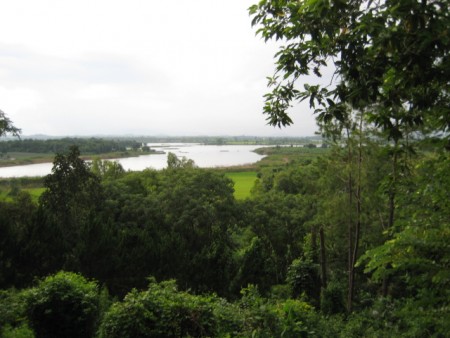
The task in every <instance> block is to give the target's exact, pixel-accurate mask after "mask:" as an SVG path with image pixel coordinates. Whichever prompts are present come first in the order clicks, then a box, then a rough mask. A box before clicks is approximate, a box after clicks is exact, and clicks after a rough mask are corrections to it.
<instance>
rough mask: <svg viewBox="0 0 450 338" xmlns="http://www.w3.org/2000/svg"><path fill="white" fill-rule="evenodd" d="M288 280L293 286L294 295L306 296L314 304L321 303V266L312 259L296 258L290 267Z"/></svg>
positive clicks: (295, 296) (296, 296)
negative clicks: (319, 301)
mask: <svg viewBox="0 0 450 338" xmlns="http://www.w3.org/2000/svg"><path fill="white" fill-rule="evenodd" d="M286 281H287V283H288V285H289V286H290V287H291V292H292V297H294V298H298V297H300V296H303V297H305V299H306V300H308V301H309V302H311V303H312V304H314V305H319V304H318V300H319V296H320V277H319V266H318V264H315V263H313V262H312V261H311V260H310V259H307V258H300V259H294V261H293V262H292V264H291V266H290V267H289V270H288V273H287V278H286Z"/></svg>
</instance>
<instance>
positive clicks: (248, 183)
mask: <svg viewBox="0 0 450 338" xmlns="http://www.w3.org/2000/svg"><path fill="white" fill-rule="evenodd" d="M225 175H226V176H227V177H228V178H230V179H232V180H233V181H234V197H235V198H236V199H245V198H247V197H249V196H250V190H251V189H252V188H253V185H254V184H255V180H256V171H240V172H227V173H225Z"/></svg>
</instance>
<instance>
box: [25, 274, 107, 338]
mask: <svg viewBox="0 0 450 338" xmlns="http://www.w3.org/2000/svg"><path fill="white" fill-rule="evenodd" d="M24 298H25V302H26V313H27V317H28V320H29V323H30V326H31V327H32V328H33V330H34V332H35V335H36V337H37V338H39V337H42V338H44V337H45V338H52V337H54V338H57V337H58V338H60V337H68V338H69V337H92V336H93V335H94V332H95V324H96V321H97V319H98V316H99V309H98V306H99V290H98V286H97V284H96V283H95V282H90V281H87V280H86V279H85V278H84V277H82V276H81V275H78V274H75V273H71V272H62V271H61V272H58V273H57V274H56V275H54V276H49V277H47V278H45V279H44V280H41V281H40V282H39V284H38V285H37V286H36V287H34V288H31V289H28V290H26V291H24Z"/></svg>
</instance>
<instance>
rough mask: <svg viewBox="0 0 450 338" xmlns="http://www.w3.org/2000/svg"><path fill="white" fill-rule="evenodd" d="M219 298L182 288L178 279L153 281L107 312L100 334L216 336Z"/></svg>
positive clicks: (115, 336)
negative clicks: (197, 294) (179, 288)
mask: <svg viewBox="0 0 450 338" xmlns="http://www.w3.org/2000/svg"><path fill="white" fill-rule="evenodd" d="M215 302H216V298H215V297H211V298H208V297H202V296H194V295H190V294H189V293H187V292H182V291H178V290H177V287H176V284H175V281H165V282H161V283H156V281H155V280H154V279H152V280H151V281H150V285H149V288H148V290H147V291H142V292H139V291H137V290H133V291H131V292H130V293H128V294H127V295H126V296H125V299H124V301H123V302H120V303H115V304H113V305H112V307H111V308H110V309H109V311H108V312H107V313H106V315H105V317H104V319H103V321H102V325H101V327H100V337H104V338H106V337H107V338H128V337H129V338H134V337H141V338H145V337H186V336H192V337H212V336H216V335H217V334H216V333H217V322H216V319H215V316H214V313H213V308H214V303H215Z"/></svg>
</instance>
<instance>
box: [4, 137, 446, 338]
mask: <svg viewBox="0 0 450 338" xmlns="http://www.w3.org/2000/svg"><path fill="white" fill-rule="evenodd" d="M392 149H393V148H392V146H389V145H381V144H378V143H375V142H371V141H370V140H366V142H365V146H364V147H363V149H361V151H362V152H363V154H364V156H363V158H364V159H366V160H364V162H363V164H364V165H362V166H361V167H359V168H358V167H356V166H355V164H356V163H350V162H349V161H348V153H347V149H346V148H342V147H340V146H336V147H334V148H333V149H332V150H331V151H329V152H328V153H327V154H324V155H322V156H320V157H316V158H315V159H314V160H311V159H306V160H302V159H300V160H297V161H291V162H289V163H288V164H284V165H283V166H276V167H267V168H262V169H261V170H260V171H259V173H258V177H259V178H258V179H257V182H256V184H255V186H254V187H253V189H252V194H251V196H250V198H248V199H244V200H236V199H235V198H234V196H233V184H232V181H231V180H230V179H229V178H227V177H226V176H225V175H224V174H223V173H221V172H219V171H214V170H205V169H199V168H195V165H194V163H192V162H191V161H187V160H185V161H182V160H180V159H177V158H172V162H171V163H172V165H171V166H169V168H167V169H165V170H162V171H154V170H145V171H143V172H134V173H131V172H129V173H127V172H124V171H123V169H121V168H120V166H119V165H117V164H114V163H110V162H104V161H103V162H102V161H96V163H94V165H88V164H87V163H86V162H84V161H83V160H81V159H80V158H79V151H78V150H77V149H76V148H72V149H71V151H70V152H67V153H65V154H59V155H58V156H57V157H56V158H55V163H54V168H53V171H52V174H50V175H49V176H47V177H46V178H45V180H44V184H45V187H46V190H45V192H44V193H43V194H42V195H41V197H40V199H39V202H38V203H34V202H33V201H32V199H31V197H30V196H29V195H28V194H27V193H26V192H19V193H18V194H17V195H15V196H13V197H12V200H11V201H9V202H7V201H5V202H1V203H0V208H1V212H0V215H1V216H0V217H1V219H0V227H1V228H0V231H1V236H0V240H1V241H2V242H1V246H0V247H1V251H0V255H1V260H0V262H1V264H2V265H1V267H0V287H1V288H3V289H4V290H5V291H3V293H2V296H1V297H0V312H1V313H0V317H1V318H2V321H3V322H2V326H3V327H4V328H5V329H4V335H5V336H8V334H13V333H14V332H16V333H17V332H22V333H23V334H30V335H31V331H30V330H33V332H34V334H35V336H36V337H41V336H45V337H50V336H52V334H53V333H49V332H47V331H45V330H49V328H48V327H45V328H41V327H40V325H47V326H49V327H50V329H51V330H64V327H65V325H55V324H51V323H52V321H56V322H58V323H63V319H58V318H56V317H51V318H49V319H43V318H42V316H41V315H39V312H36V311H44V313H47V314H48V311H47V312H46V311H45V310H43V309H51V308H52V307H53V306H57V307H59V308H62V309H65V308H67V309H69V308H70V309H75V308H77V306H78V305H77V306H75V305H74V304H75V303H77V304H78V303H80V305H79V306H81V304H83V306H91V305H89V304H90V303H89V302H92V304H93V305H92V308H89V309H90V310H86V311H82V312H81V313H82V316H83V318H85V317H84V316H86V315H87V314H90V316H92V317H89V318H90V319H87V318H86V319H80V318H78V316H81V314H77V313H72V312H70V313H69V312H67V311H69V310H63V312H64V314H61V312H60V311H59V312H58V311H57V312H58V313H59V315H64V316H67V317H70V316H77V318H78V319H76V321H81V320H83V321H85V322H86V323H87V324H86V325H87V326H85V327H86V329H83V328H82V327H84V326H80V325H81V324H80V325H78V327H79V330H89V332H91V333H89V334H87V333H86V332H88V331H79V332H81V333H75V331H73V336H74V337H75V336H92V335H94V332H97V333H98V334H99V335H100V336H102V337H127V336H129V337H133V336H142V337H153V336H185V335H191V336H226V335H227V334H229V335H231V336H243V337H246V336H251V335H252V334H255V335H256V336H260V337H266V336H281V335H282V334H283V336H287V337H298V336H301V335H304V336H305V335H312V336H323V337H329V336H333V337H334V336H339V335H340V336H342V337H349V336H350V337H351V336H354V337H358V336H361V335H362V333H363V332H366V333H367V332H368V331H367V330H369V332H373V335H374V336H397V335H399V334H404V335H405V336H411V337H420V336H426V335H428V336H436V337H439V336H442V337H443V336H444V335H445V332H447V330H448V329H449V328H448V321H446V320H445V318H446V317H448V315H449V311H448V306H447V305H448V297H449V294H448V293H449V292H448V290H449V289H448V283H449V275H448V271H449V270H448V262H449V253H450V251H449V248H448V243H449V235H450V234H449V231H448V229H449V219H450V217H449V216H450V210H449V208H448V203H447V201H448V197H449V196H448V191H449V190H448V187H450V182H449V177H448V174H447V169H448V167H449V163H450V159H449V158H448V154H446V153H445V152H440V151H438V152H430V151H427V152H418V153H417V154H416V155H408V156H404V157H402V158H401V161H400V163H399V164H398V167H399V168H400V169H399V170H400V173H399V179H398V181H397V182H396V206H395V210H396V215H395V222H394V224H393V225H392V227H388V225H389V219H390V208H389V206H390V186H391V183H390V178H389V177H390V172H391V170H392V154H391V151H392ZM100 169H101V170H100ZM355 169H358V170H360V175H361V182H364V183H361V192H360V196H361V202H359V201H357V200H353V201H351V203H350V200H349V194H348V192H349V191H348V182H347V179H346V177H347V175H348V173H350V172H351V171H352V170H355ZM358 203H360V206H359V208H360V216H359V217H360V221H361V230H360V231H361V234H360V239H359V244H358V250H359V253H357V255H358V258H357V264H356V266H355V271H354V280H355V288H354V295H353V309H352V312H351V313H350V312H348V300H347V291H346V290H348V286H346V285H347V279H348V270H347V269H348V246H349V243H348V237H347V236H348V233H347V230H348V223H349V222H352V221H356V219H355V217H356V216H357V213H356V212H355V211H353V210H357V209H356V207H357V205H358ZM353 248H354V247H353V246H352V249H353ZM60 270H66V271H74V272H78V273H80V274H82V275H83V276H85V277H87V278H89V279H90V280H95V281H96V282H90V281H86V280H84V279H83V278H82V277H80V276H78V277H77V276H72V275H70V274H69V275H67V273H59V274H56V275H54V276H52V274H55V273H56V272H58V271H60ZM46 276H50V277H47V278H46V279H43V280H42V281H41V282H39V284H38V285H36V286H34V287H33V285H34V282H33V281H34V278H35V277H40V278H45V277H46ZM150 276H152V278H154V279H151V280H150V284H149V279H148V278H149V277H150ZM169 279H175V280H176V282H162V283H157V282H156V281H165V280H169ZM55 283H56V284H55ZM61 283H62V284H61ZM64 283H69V284H70V285H72V284H73V285H72V286H70V287H69V286H64V285H65V284H64ZM92 283H94V284H92ZM175 283H176V284H175ZM47 284H48V285H52V286H51V287H50V286H45V285H47ZM176 285H178V287H176ZM44 286H45V287H44ZM12 287H14V288H19V289H23V291H14V289H11V288H12ZM71 288H74V291H69V290H71ZM78 288H81V289H83V290H84V288H86V290H88V289H89V288H91V289H92V290H93V291H83V292H81V291H76V290H77V289H78ZM91 289H89V290H91ZM134 289H135V290H134ZM7 290H9V291H7ZM52 290H54V291H52ZM106 290H109V294H110V295H111V296H108V293H107V292H106ZM132 290H134V291H132ZM185 290H186V291H188V292H186V291H185ZM41 292H50V293H51V294H49V295H46V296H44V295H41V294H40V293H41ZM90 292H93V294H92V296H88V295H90ZM72 293H73V296H72ZM69 295H70V296H69ZM77 295H79V296H77ZM83 295H84V296H86V297H93V298H89V299H92V300H89V301H87V300H86V301H83V300H82V299H81V298H79V297H81V296H83ZM125 295H126V297H125V298H124V299H123V300H122V301H119V302H117V300H116V302H115V303H114V305H113V306H112V307H110V304H111V302H113V300H112V298H111V297H112V296H114V297H118V298H116V299H122V297H124V296H125ZM84 296H83V297H84ZM70 297H73V300H70V299H72V298H70ZM44 300H45V303H42V301H44ZM69 300H70V302H72V303H70V304H72V305H70V306H69V305H67V306H65V305H61V304H60V302H63V301H64V302H66V301H67V302H69ZM38 301H39V302H40V303H39V305H38V304H36V302H38ZM58 304H59V305H58ZM71 311H72V310H71ZM80 311H81V310H80ZM65 312H67V313H65ZM50 313H51V311H50ZM70 318H72V317H70ZM70 318H69V319H64V320H67V321H68V322H71V321H72V320H75V319H70ZM193 318H195V319H193ZM49 323H50V324H49ZM67 325H69V324H67ZM83 325H84V324H83ZM92 325H93V326H92ZM67 327H69V326H67ZM93 327H94V328H95V329H94V328H93ZM131 328H132V329H131ZM40 330H43V331H40ZM130 330H132V331H130ZM11 332H13V333H11ZM27 332H28V333H27ZM39 332H44V333H39ZM77 332H78V331H77ZM283 332H284V333H283ZM22 333H20V334H22ZM17 334H19V333H17ZM53 336H55V337H58V336H61V333H55V334H53ZM65 336H67V335H65ZM67 337H69V336H67Z"/></svg>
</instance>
